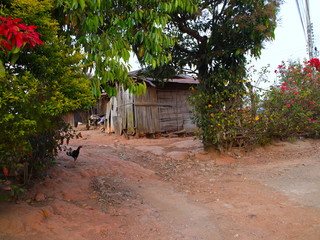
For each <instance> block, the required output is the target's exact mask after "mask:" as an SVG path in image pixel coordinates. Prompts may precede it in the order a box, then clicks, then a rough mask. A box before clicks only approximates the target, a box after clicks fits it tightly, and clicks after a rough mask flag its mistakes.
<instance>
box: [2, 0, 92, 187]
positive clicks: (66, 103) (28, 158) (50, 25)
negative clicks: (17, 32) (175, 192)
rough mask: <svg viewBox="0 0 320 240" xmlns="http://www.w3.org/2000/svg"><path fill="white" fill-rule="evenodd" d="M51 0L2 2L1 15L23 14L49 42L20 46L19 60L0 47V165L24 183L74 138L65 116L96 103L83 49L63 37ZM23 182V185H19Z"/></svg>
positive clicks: (26, 20)
mask: <svg viewBox="0 0 320 240" xmlns="http://www.w3.org/2000/svg"><path fill="white" fill-rule="evenodd" d="M51 10H52V5H51V1H49V0H44V1H26V0H14V1H10V3H8V4H6V5H1V6H0V13H1V15H4V16H8V15H9V14H10V16H11V17H12V18H23V20H24V23H26V24H28V25H36V26H39V28H37V31H39V33H40V34H41V35H40V36H41V40H42V41H44V44H42V45H41V46H38V47H36V48H33V49H29V48H21V49H20V51H19V58H18V59H17V61H16V62H15V63H12V62H11V61H10V56H8V53H7V52H0V59H1V63H2V64H1V65H2V67H3V70H4V75H3V76H2V77H0V114H1V115H0V125H1V127H2V129H3V130H2V134H1V136H0V167H1V168H2V167H6V168H8V169H9V171H10V173H11V174H12V176H16V177H17V178H18V182H19V183H27V182H28V181H29V179H30V177H32V176H36V175H37V174H38V173H39V172H41V171H43V170H45V169H46V168H47V167H48V165H50V164H52V163H53V162H54V157H55V156H56V154H57V150H58V149H59V147H60V145H61V144H63V140H67V141H69V139H70V138H72V137H75V134H74V133H73V131H72V130H71V129H70V128H69V127H68V126H65V124H64V123H63V122H62V121H61V117H62V116H63V115H64V114H65V113H67V112H69V111H73V110H77V109H86V108H89V107H90V106H92V105H93V104H94V102H95V100H94V98H93V96H92V91H91V88H90V79H89V77H88V76H87V75H85V74H84V73H83V71H82V70H83V68H84V67H85V66H83V65H81V64H80V63H81V62H82V60H83V59H84V58H85V55H83V54H81V50H80V48H73V49H70V48H69V47H68V45H67V44H66V40H65V38H64V37H59V36H58V24H57V21H56V20H55V19H53V18H52V16H51ZM16 186H18V185H16Z"/></svg>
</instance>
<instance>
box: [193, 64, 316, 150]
mask: <svg viewBox="0 0 320 240" xmlns="http://www.w3.org/2000/svg"><path fill="white" fill-rule="evenodd" d="M276 73H277V74H278V78H279V84H278V85H275V86H271V87H270V89H269V90H267V91H266V92H265V93H264V94H259V93H257V91H256V89H254V88H253V87H252V86H251V84H250V83H249V82H247V81H245V80H243V78H241V77H238V78H237V77H236V76H235V75H234V74H232V72H230V71H226V70H225V71H222V72H220V73H215V74H213V75H212V77H211V79H208V80H207V81H206V82H205V83H201V84H200V85H199V86H198V87H197V88H195V89H193V91H194V94H193V95H192V97H190V102H191V104H192V105H193V107H194V108H193V109H194V110H193V116H194V118H193V121H194V123H195V124H196V125H197V126H198V127H199V129H200V130H199V132H198V136H199V137H200V139H201V140H202V142H203V144H204V146H205V147H207V148H209V147H214V148H215V149H218V150H219V151H226V150H229V149H231V148H232V147H251V146H253V145H265V144H268V143H270V142H271V141H272V140H276V139H280V140H286V139H297V138H299V137H312V138H314V137H318V136H319V134H320V61H319V60H318V59H311V60H310V61H308V62H305V63H303V64H298V63H290V64H289V65H288V66H286V65H285V64H283V65H280V66H279V68H278V70H277V71H276Z"/></svg>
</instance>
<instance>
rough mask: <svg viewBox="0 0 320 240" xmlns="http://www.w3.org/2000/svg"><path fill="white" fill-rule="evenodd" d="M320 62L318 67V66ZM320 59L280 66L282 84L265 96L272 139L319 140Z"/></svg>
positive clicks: (266, 112) (264, 103)
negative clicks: (301, 138) (306, 138)
mask: <svg viewBox="0 0 320 240" xmlns="http://www.w3.org/2000/svg"><path fill="white" fill-rule="evenodd" d="M317 63H318V64H317ZM319 70H320V68H319V60H318V59H311V60H310V61H308V62H304V63H303V64H298V63H289V64H288V66H287V65H286V64H284V63H283V64H282V65H279V67H278V70H276V73H277V74H278V77H279V84H278V85H276V86H272V87H271V88H270V90H269V91H267V93H266V94H265V96H264V101H263V103H262V105H261V106H262V108H263V109H264V115H265V118H266V122H265V124H266V127H267V135H268V136H269V137H270V138H277V139H287V138H292V137H293V138H294V137H299V136H305V137H317V136H318V135H319V130H320V125H319V120H320V118H319V117H320V115H319V114H320V73H319Z"/></svg>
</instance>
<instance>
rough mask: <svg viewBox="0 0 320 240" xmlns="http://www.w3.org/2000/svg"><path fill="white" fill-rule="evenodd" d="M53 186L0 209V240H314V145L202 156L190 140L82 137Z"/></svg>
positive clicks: (318, 225) (317, 183) (319, 182)
mask: <svg viewBox="0 0 320 240" xmlns="http://www.w3.org/2000/svg"><path fill="white" fill-rule="evenodd" d="M82 136H83V138H82V139H78V140H73V141H72V142H71V144H72V145H71V146H72V147H73V148H76V147H77V146H79V145H82V146H83V148H82V149H81V152H80V156H79V158H78V160H77V161H76V162H75V163H74V162H73V159H72V158H70V157H69V156H66V154H65V152H61V154H60V155H59V157H58V159H57V165H55V166H54V167H52V168H51V169H49V175H50V178H49V177H48V178H46V179H43V180H41V181H39V182H37V183H36V184H35V185H34V186H33V188H32V189H30V190H28V191H27V192H26V194H25V196H23V197H21V199H20V200H19V202H18V203H17V204H15V203H11V202H1V203H0V239H1V240H171V239H172V240H180V239H181V240H182V239H183V240H229V239H230V240H231V239H241V240H256V239H266V240H289V239H290V240H296V239H297V240H300V239H301V240H319V239H320V156H319V152H320V140H300V141H298V142H295V143H283V142H279V143H276V144H273V145H271V146H268V147H265V148H259V149H256V150H254V151H252V152H248V153H245V152H241V151H239V150H233V151H231V152H229V153H228V154H224V155H219V154H217V153H207V152H205V151H204V150H203V149H202V145H201V143H200V142H199V141H197V140H193V138H192V137H185V138H159V139H146V138H140V139H130V140H127V139H125V138H121V137H115V136H112V135H111V136H109V135H107V134H104V133H101V132H99V131H83V132H82Z"/></svg>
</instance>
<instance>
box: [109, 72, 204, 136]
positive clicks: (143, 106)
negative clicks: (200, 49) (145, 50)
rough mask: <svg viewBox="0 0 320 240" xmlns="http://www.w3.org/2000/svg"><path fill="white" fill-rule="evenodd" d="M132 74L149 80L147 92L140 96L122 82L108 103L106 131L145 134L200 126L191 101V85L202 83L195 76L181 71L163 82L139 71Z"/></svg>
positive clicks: (140, 78)
mask: <svg viewBox="0 0 320 240" xmlns="http://www.w3.org/2000/svg"><path fill="white" fill-rule="evenodd" d="M130 74H131V76H132V77H136V78H138V79H139V80H140V81H144V82H145V83H146V85H147V89H146V93H145V94H143V95H141V96H136V95H133V94H130V93H129V91H128V90H124V89H123V87H122V86H119V87H118V92H117V96H116V97H112V98H111V99H110V101H109V103H108V104H107V110H106V123H105V127H106V128H105V130H106V132H108V133H110V132H115V133H116V134H117V135H121V134H123V133H124V134H127V135H145V134H153V133H168V132H175V131H186V132H191V131H192V130H194V129H195V128H196V127H195V125H194V124H193V123H192V121H191V112H190V110H191V107H190V106H189V105H188V103H187V98H188V96H189V95H190V94H191V91H190V87H191V86H192V85H196V84H198V82H197V81H196V80H195V79H194V78H192V77H190V76H186V75H179V76H176V77H174V78H172V79H168V80H166V81H164V82H161V83H160V82H157V81H155V80H154V79H152V78H147V77H139V76H137V75H134V74H137V72H133V73H130Z"/></svg>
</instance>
